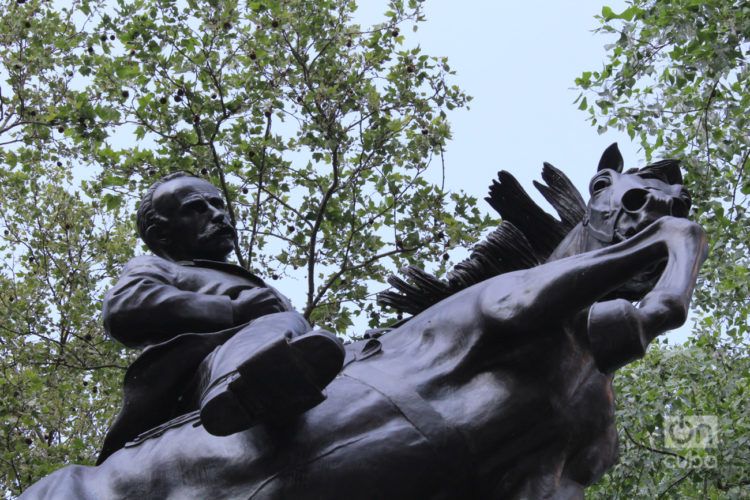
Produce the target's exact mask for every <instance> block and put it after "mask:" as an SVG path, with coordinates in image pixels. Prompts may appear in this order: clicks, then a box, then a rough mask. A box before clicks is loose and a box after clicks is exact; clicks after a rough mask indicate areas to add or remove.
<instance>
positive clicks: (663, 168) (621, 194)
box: [583, 144, 690, 250]
mask: <svg viewBox="0 0 750 500" xmlns="http://www.w3.org/2000/svg"><path fill="white" fill-rule="evenodd" d="M622 165H623V161H622V156H621V155H620V152H619V151H618V149H617V145H616V144H613V145H612V146H610V147H609V148H607V150H606V151H605V152H604V154H603V155H602V159H601V161H600V162H599V168H598V172H597V173H596V175H595V176H594V177H593V178H592V179H591V183H590V184H589V193H590V194H591V199H590V200H589V203H588V207H587V210H586V217H585V219H584V220H583V226H584V230H585V231H586V232H587V233H588V245H589V246H590V247H589V248H586V250H593V249H595V248H601V247H604V246H609V245H611V244H613V243H618V242H620V241H622V240H625V239H627V238H629V237H631V236H633V235H634V234H636V233H638V232H639V231H641V230H642V229H643V228H645V227H646V226H648V225H649V224H651V223H652V222H654V221H655V220H657V219H659V218H660V217H664V216H665V215H671V216H673V217H687V216H688V211H689V210H690V195H689V194H688V192H687V190H686V189H685V188H684V187H683V186H682V175H681V174H680V167H679V163H678V162H677V161H676V160H666V161H662V162H659V163H655V164H653V165H649V166H647V167H644V168H642V169H640V170H639V169H631V170H627V171H625V172H623V171H622Z"/></svg>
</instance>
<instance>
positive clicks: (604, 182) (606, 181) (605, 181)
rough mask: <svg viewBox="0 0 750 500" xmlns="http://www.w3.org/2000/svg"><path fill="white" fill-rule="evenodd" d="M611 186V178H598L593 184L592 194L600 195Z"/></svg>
mask: <svg viewBox="0 0 750 500" xmlns="http://www.w3.org/2000/svg"><path fill="white" fill-rule="evenodd" d="M611 185H612V179H610V178H609V176H602V177H598V178H596V179H594V180H593V181H592V182H591V188H590V191H591V194H594V193H598V192H599V191H601V190H602V189H606V188H608V187H609V186H611Z"/></svg>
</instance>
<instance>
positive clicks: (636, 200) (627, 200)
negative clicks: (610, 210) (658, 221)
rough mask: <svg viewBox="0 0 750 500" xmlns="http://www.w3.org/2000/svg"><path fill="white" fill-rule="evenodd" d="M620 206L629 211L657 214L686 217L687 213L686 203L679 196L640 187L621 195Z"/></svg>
mask: <svg viewBox="0 0 750 500" xmlns="http://www.w3.org/2000/svg"><path fill="white" fill-rule="evenodd" d="M622 206H623V208H625V210H627V211H628V212H631V213H638V212H643V211H648V212H651V213H652V214H654V215H659V216H661V215H673V216H675V217H687V215H688V207H687V204H686V203H685V202H684V201H682V200H681V199H680V198H676V197H674V196H671V195H669V194H667V193H662V192H659V191H649V190H647V189H640V188H634V189H629V190H628V191H627V192H626V193H625V194H624V195H623V197H622Z"/></svg>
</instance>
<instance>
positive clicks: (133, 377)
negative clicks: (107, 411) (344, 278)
mask: <svg viewBox="0 0 750 500" xmlns="http://www.w3.org/2000/svg"><path fill="white" fill-rule="evenodd" d="M258 287H266V288H269V289H270V290H271V291H272V292H273V293H274V294H275V295H276V296H277V297H278V300H279V302H280V304H281V305H282V307H283V309H284V310H289V311H291V310H292V307H291V304H290V303H289V300H288V299H286V297H284V296H283V295H281V294H280V293H278V292H277V291H276V290H275V289H273V288H272V287H269V286H268V285H266V284H265V283H264V282H263V280H261V279H260V278H258V277H257V276H255V275H253V274H252V273H250V272H248V271H247V270H245V269H243V268H241V267H239V266H236V265H234V264H229V263H225V262H214V261H207V260H195V261H185V262H172V261H169V260H166V259H163V258H161V257H157V256H151V255H147V256H141V257H136V258H135V259H133V260H131V261H130V262H128V264H127V265H126V266H125V268H124V270H123V274H122V276H121V277H120V280H119V281H118V282H117V284H116V285H115V286H114V288H112V289H111V290H109V292H107V294H106V296H105V297H104V305H103V318H104V327H105V330H106V331H107V333H108V334H109V335H110V336H112V337H113V338H115V339H117V340H119V341H120V342H122V343H123V344H124V345H126V346H128V347H135V348H145V350H144V351H143V353H141V355H140V356H139V357H138V358H137V359H136V360H135V361H134V362H133V364H132V365H130V367H129V368H128V370H127V372H126V374H125V380H124V385H123V406H122V409H121V410H120V414H119V415H118V416H117V418H116V419H115V422H114V423H113V424H112V427H111V428H110V429H109V431H108V432H107V435H106V436H105V438H104V444H103V446H102V451H101V454H100V455H99V459H98V461H97V463H101V462H103V461H104V460H105V459H106V458H107V457H108V456H109V455H111V454H112V453H114V452H115V451H117V450H118V449H120V448H122V447H123V445H124V444H125V443H126V442H128V441H130V440H132V439H133V438H135V437H136V436H137V435H138V434H140V433H142V432H144V431H146V430H148V429H150V428H152V427H155V426H157V425H159V424H163V423H164V422H166V421H168V420H170V419H172V418H174V417H176V416H178V415H179V410H178V406H179V397H180V396H181V395H182V393H183V391H184V390H185V387H186V386H187V384H188V383H189V382H190V380H191V379H192V378H193V377H194V376H195V374H196V371H197V370H198V366H199V365H200V363H201V361H203V359H204V358H205V357H206V356H207V355H208V354H209V353H211V352H212V351H213V350H214V349H215V348H216V347H217V346H219V345H221V344H223V343H224V342H226V340H227V339H229V338H231V336H232V335H234V334H235V333H236V332H237V331H238V330H240V329H241V328H242V327H243V326H245V325H246V324H247V323H239V322H238V321H237V320H236V319H235V314H234V309H233V302H232V299H234V298H236V297H237V296H238V295H239V293H240V292H241V291H242V290H247V289H253V288H258Z"/></svg>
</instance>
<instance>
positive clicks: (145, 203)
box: [136, 172, 200, 255]
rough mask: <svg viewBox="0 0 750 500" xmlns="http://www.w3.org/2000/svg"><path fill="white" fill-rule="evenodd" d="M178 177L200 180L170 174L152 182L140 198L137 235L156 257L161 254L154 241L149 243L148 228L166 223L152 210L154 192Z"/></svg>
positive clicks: (183, 175) (175, 173)
mask: <svg viewBox="0 0 750 500" xmlns="http://www.w3.org/2000/svg"><path fill="white" fill-rule="evenodd" d="M180 177H195V178H196V179H200V177H198V176H196V175H193V174H189V173H187V172H174V173H172V174H169V175H165V176H164V177H162V178H161V179H159V180H158V181H156V182H154V183H153V184H152V185H151V187H149V188H148V189H147V190H146V192H145V193H144V194H143V197H142V198H141V204H140V205H139V206H138V212H137V214H136V224H137V226H138V235H139V236H140V237H141V239H142V240H143V242H144V243H145V244H146V246H147V247H148V248H149V249H150V250H151V251H152V252H154V253H155V254H157V255H161V254H162V252H161V250H160V249H159V245H157V244H156V242H154V241H149V239H148V237H147V236H146V235H147V234H148V230H149V228H151V227H153V226H156V225H158V224H160V223H165V222H167V221H166V219H165V218H164V217H162V216H160V215H159V214H157V213H156V210H155V209H154V193H155V192H156V190H157V188H158V187H159V186H161V185H162V184H164V183H165V182H168V181H171V180H172V179H178V178H180Z"/></svg>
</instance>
